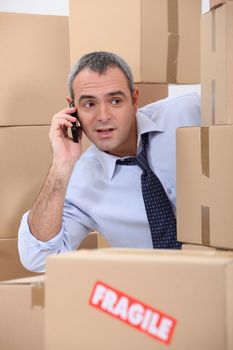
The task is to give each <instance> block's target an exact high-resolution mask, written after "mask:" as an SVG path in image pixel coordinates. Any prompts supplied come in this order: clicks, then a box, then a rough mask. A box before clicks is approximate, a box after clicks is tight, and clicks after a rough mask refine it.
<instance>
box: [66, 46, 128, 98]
mask: <svg viewBox="0 0 233 350" xmlns="http://www.w3.org/2000/svg"><path fill="white" fill-rule="evenodd" d="M109 67H118V68H119V69H120V70H121V71H122V73H123V74H124V75H125V77H126V79H127V81H128V86H129V90H130V92H131V95H132V94H133V90H134V87H133V74H132V71H131V69H130V67H129V65H128V64H127V63H126V62H125V61H124V60H123V59H122V58H121V57H119V56H118V55H116V54H114V53H111V52H106V51H96V52H91V53H88V54H86V55H84V56H82V57H81V58H80V59H79V60H78V61H77V62H76V63H75V64H74V65H73V67H72V68H71V71H70V74H69V77H68V85H69V91H70V96H71V98H72V99H74V90H73V82H74V79H75V77H76V76H77V75H78V73H80V72H81V71H82V70H83V69H90V70H92V71H94V72H97V73H99V74H103V73H105V72H106V71H107V69H108V68H109Z"/></svg>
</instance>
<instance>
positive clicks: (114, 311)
mask: <svg viewBox="0 0 233 350" xmlns="http://www.w3.org/2000/svg"><path fill="white" fill-rule="evenodd" d="M89 304H90V305H92V306H94V307H96V308H97V309H99V310H101V311H103V312H106V313H107V314H109V315H111V316H113V317H115V318H117V319H118V320H120V321H122V322H124V323H126V324H127V325H130V326H132V327H134V328H135V329H137V330H139V331H141V332H143V333H146V334H147V335H149V336H150V337H153V338H154V339H156V340H159V341H161V342H162V343H164V344H166V345H168V344H169V343H170V341H171V338H172V334H173V331H174V327H175V325H176V320H175V319H174V318H173V317H170V316H168V315H166V314H165V313H163V312H161V311H160V310H157V309H155V308H153V307H151V306H149V305H146V304H144V303H143V302H141V301H139V300H137V299H135V298H133V297H132V296H130V295H128V294H125V293H123V292H121V291H119V290H117V289H115V288H112V287H110V286H109V285H107V284H106V283H104V282H100V281H98V282H96V284H95V286H94V288H93V291H92V294H91V297H90V300H89Z"/></svg>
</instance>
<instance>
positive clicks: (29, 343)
mask: <svg viewBox="0 0 233 350" xmlns="http://www.w3.org/2000/svg"><path fill="white" fill-rule="evenodd" d="M43 291H44V286H43V277H41V276H39V277H31V278H27V279H18V280H14V281H8V282H4V283H0V314H1V322H0V344H1V349H2V350H19V349H22V350H32V349H35V350H43V349H44V330H43V325H44V296H43Z"/></svg>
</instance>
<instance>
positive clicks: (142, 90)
mask: <svg viewBox="0 0 233 350" xmlns="http://www.w3.org/2000/svg"><path fill="white" fill-rule="evenodd" d="M135 87H136V88H138V90H139V100H138V107H139V108H140V107H143V106H145V105H147V104H149V103H152V102H155V101H158V100H161V99H163V98H166V97H167V96H168V85H167V84H144V83H138V84H135Z"/></svg>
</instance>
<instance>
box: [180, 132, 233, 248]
mask: <svg viewBox="0 0 233 350" xmlns="http://www.w3.org/2000/svg"><path fill="white" fill-rule="evenodd" d="M232 158H233V125H215V126H210V127H201V128H199V127H190V128H179V129H177V184H176V186H177V239H178V240H179V241H181V242H186V243H194V244H203V245H206V246H212V247H217V248H226V249H233V234H232V232H233V215H232V198H233V181H232V178H233V164H232Z"/></svg>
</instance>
